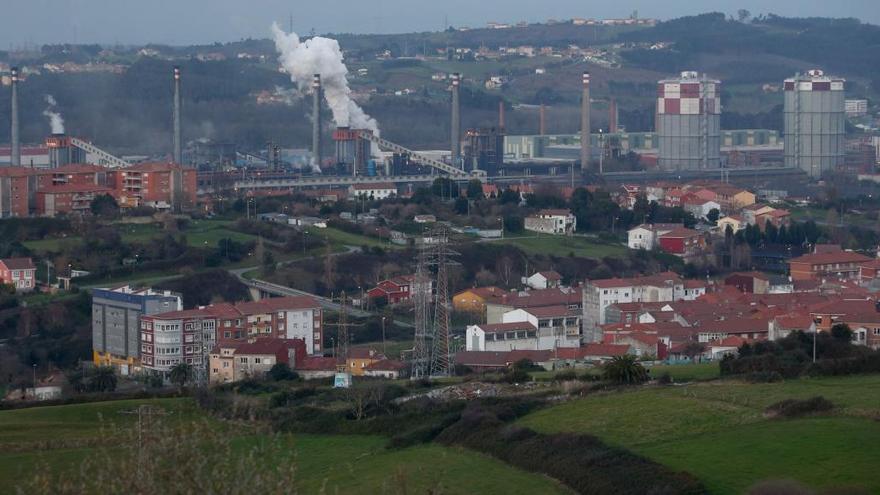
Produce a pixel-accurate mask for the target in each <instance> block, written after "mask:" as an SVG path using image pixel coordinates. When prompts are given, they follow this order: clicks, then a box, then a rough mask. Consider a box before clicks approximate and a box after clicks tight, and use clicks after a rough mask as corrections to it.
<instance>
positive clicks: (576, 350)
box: [556, 344, 629, 359]
mask: <svg viewBox="0 0 880 495" xmlns="http://www.w3.org/2000/svg"><path fill="white" fill-rule="evenodd" d="M627 352H629V346H628V345H619V344H586V345H584V346H582V347H560V348H558V349H557V350H556V356H557V357H559V359H584V358H588V357H614V356H623V355H624V354H626V353H627Z"/></svg>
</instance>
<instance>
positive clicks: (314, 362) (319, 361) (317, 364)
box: [295, 356, 337, 371]
mask: <svg viewBox="0 0 880 495" xmlns="http://www.w3.org/2000/svg"><path fill="white" fill-rule="evenodd" d="M336 365H337V362H336V358H333V357H320V356H306V357H305V359H300V360H299V362H297V363H296V365H295V366H296V368H295V369H296V370H299V371H334V370H335V369H336Z"/></svg>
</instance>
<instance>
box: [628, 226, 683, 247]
mask: <svg viewBox="0 0 880 495" xmlns="http://www.w3.org/2000/svg"><path fill="white" fill-rule="evenodd" d="M681 227H682V225H681V224H678V223H656V224H647V223H643V224H641V225H637V226H635V227H633V228H631V229H629V231H627V243H626V244H627V246H629V248H630V249H644V250H646V251H650V250H652V249H654V247H655V246H657V238H658V237H660V236H661V235H663V234H668V233H669V232H672V231H673V230H675V229H677V228H681Z"/></svg>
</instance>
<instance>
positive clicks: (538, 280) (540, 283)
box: [525, 270, 562, 289]
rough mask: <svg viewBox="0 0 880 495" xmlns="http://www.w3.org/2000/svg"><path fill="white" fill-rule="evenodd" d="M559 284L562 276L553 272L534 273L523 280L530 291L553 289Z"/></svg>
mask: <svg viewBox="0 0 880 495" xmlns="http://www.w3.org/2000/svg"><path fill="white" fill-rule="evenodd" d="M561 282H562V275H560V274H559V273H557V272H555V271H553V270H549V271H545V272H536V273H534V274H533V275H532V276H531V277H528V278H527V279H525V284H526V285H528V286H529V287H531V288H532V289H554V288H556V287H559V284H560V283H561Z"/></svg>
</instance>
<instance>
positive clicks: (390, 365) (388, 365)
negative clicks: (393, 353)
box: [364, 359, 406, 371]
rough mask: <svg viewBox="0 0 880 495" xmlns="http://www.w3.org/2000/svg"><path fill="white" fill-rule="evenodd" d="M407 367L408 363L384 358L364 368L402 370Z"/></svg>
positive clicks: (371, 369)
mask: <svg viewBox="0 0 880 495" xmlns="http://www.w3.org/2000/svg"><path fill="white" fill-rule="evenodd" d="M405 368H406V365H405V364H403V363H402V362H400V361H395V360H393V359H383V360H381V361H376V362H375V363H371V364H370V365H368V366H367V367H366V368H364V369H365V370H368V371H401V370H403V369H405Z"/></svg>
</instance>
